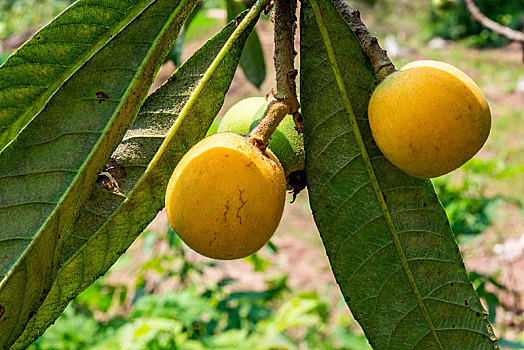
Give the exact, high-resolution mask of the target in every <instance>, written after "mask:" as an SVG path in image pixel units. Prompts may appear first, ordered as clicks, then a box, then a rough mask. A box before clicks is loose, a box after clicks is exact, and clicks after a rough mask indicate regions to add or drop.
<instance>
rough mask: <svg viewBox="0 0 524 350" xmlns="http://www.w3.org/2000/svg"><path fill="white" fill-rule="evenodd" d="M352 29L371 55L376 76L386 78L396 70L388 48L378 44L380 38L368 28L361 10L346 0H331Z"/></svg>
mask: <svg viewBox="0 0 524 350" xmlns="http://www.w3.org/2000/svg"><path fill="white" fill-rule="evenodd" d="M331 3H332V4H333V5H334V6H335V7H336V9H337V10H338V12H339V13H340V14H341V15H342V17H343V18H344V20H345V21H346V22H347V24H348V25H349V26H350V28H351V30H353V32H354V33H355V35H356V36H357V39H358V41H359V42H360V45H361V46H362V50H364V53H365V54H366V55H367V56H368V57H369V60H370V61H371V65H372V66H373V70H374V71H375V76H376V77H377V79H378V80H379V81H382V80H384V79H385V78H386V77H387V76H388V75H389V74H391V73H393V72H394V71H395V66H394V65H393V63H392V62H391V60H390V59H389V57H388V55H387V53H386V50H383V49H382V48H381V47H380V45H379V44H378V40H377V38H376V37H374V36H373V35H372V34H371V33H370V32H369V30H368V29H367V28H366V26H365V25H364V23H363V22H362V20H361V19H360V11H359V10H358V9H355V8H353V7H351V6H350V5H348V4H347V3H346V2H345V1H344V0H331Z"/></svg>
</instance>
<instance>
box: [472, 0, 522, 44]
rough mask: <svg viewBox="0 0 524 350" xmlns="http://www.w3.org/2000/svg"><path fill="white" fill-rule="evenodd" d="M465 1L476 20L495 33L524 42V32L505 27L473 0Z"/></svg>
mask: <svg viewBox="0 0 524 350" xmlns="http://www.w3.org/2000/svg"><path fill="white" fill-rule="evenodd" d="M465 1H466V7H467V8H468V11H469V12H470V13H471V17H473V19H474V20H475V21H477V22H479V23H480V24H482V25H483V26H484V27H486V28H488V29H491V30H492V31H494V32H495V33H497V34H500V35H503V36H505V37H506V38H508V39H509V40H514V41H518V42H521V43H524V33H523V32H519V31H516V30H513V29H511V28H508V27H505V26H503V25H502V24H500V23H497V22H495V21H493V20H491V19H489V18H488V17H486V16H485V15H484V14H483V13H482V12H480V10H479V8H478V7H477V6H476V5H475V3H474V2H473V0H465Z"/></svg>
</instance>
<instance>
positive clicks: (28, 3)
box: [0, 0, 74, 40]
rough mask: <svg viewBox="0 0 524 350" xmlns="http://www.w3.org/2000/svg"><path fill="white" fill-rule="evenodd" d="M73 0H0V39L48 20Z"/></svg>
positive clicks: (35, 26)
mask: <svg viewBox="0 0 524 350" xmlns="http://www.w3.org/2000/svg"><path fill="white" fill-rule="evenodd" d="M73 2H74V0H38V1H34V0H2V1H0V40H3V39H5V38H6V37H8V36H9V35H12V34H15V33H21V32H23V31H28V30H34V29H37V28H38V27H40V26H42V25H43V24H45V23H47V22H49V21H50V20H51V19H53V17H55V16H56V15H58V14H59V13H60V12H61V11H62V10H64V9H65V8H66V7H67V6H69V5H70V4H71V3H73Z"/></svg>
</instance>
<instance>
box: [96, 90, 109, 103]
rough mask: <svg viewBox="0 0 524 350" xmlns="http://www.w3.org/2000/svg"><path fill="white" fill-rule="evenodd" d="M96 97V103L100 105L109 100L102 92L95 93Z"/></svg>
mask: <svg viewBox="0 0 524 350" xmlns="http://www.w3.org/2000/svg"><path fill="white" fill-rule="evenodd" d="M96 97H97V98H98V103H102V102H104V101H105V100H108V99H109V95H108V94H106V93H105V92H103V91H98V92H97V93H96Z"/></svg>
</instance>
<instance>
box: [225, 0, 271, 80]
mask: <svg viewBox="0 0 524 350" xmlns="http://www.w3.org/2000/svg"><path fill="white" fill-rule="evenodd" d="M226 8H227V20H228V21H231V20H233V19H234V18H235V16H236V15H238V14H239V13H240V12H241V11H243V10H244V9H245V5H243V4H242V3H240V2H238V1H236V0H226ZM240 67H241V68H242V71H243V72H244V74H245V75H246V78H247V80H248V81H249V82H250V83H251V84H253V85H255V86H256V87H257V88H259V87H260V85H262V83H263V82H264V80H265V79H266V62H265V60H264V50H262V44H261V43H260V39H259V38H258V34H257V32H256V30H253V32H252V33H251V35H250V36H249V38H247V41H246V45H245V46H244V51H243V52H242V56H241V57H240Z"/></svg>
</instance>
